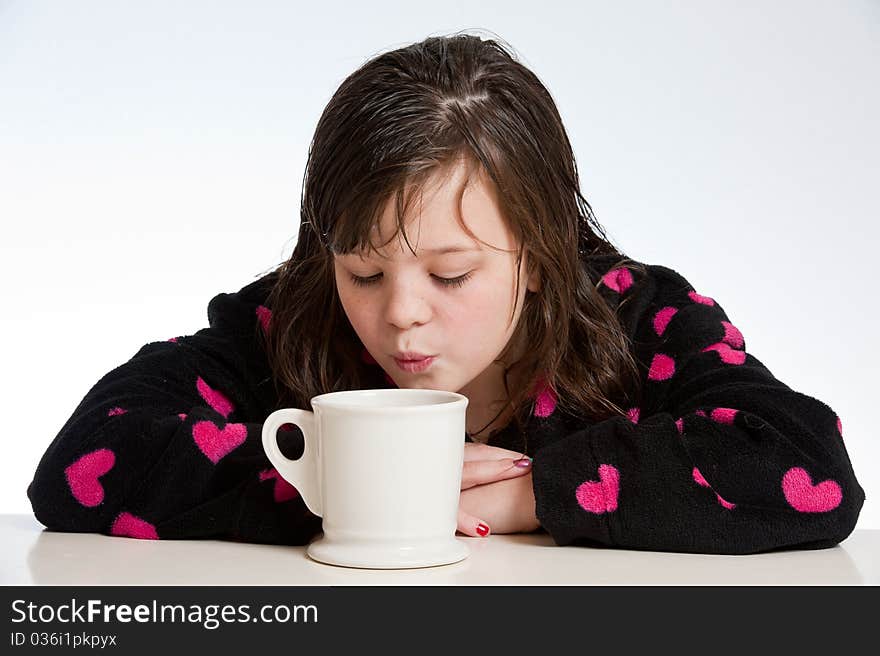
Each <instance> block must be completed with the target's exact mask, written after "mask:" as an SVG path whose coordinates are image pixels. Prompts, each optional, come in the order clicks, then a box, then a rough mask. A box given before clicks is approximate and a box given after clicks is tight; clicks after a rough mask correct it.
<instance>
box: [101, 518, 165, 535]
mask: <svg viewBox="0 0 880 656" xmlns="http://www.w3.org/2000/svg"><path fill="white" fill-rule="evenodd" d="M110 535H117V536H119V537H124V538H137V539H139V540H158V539H159V534H158V533H157V532H156V527H155V526H153V525H152V524H150V522H148V521H145V520H143V519H141V518H140V517H137V516H135V515H132V514H131V513H127V512H121V513H119V516H118V517H117V518H116V519H115V520H114V522H113V526H111V527H110Z"/></svg>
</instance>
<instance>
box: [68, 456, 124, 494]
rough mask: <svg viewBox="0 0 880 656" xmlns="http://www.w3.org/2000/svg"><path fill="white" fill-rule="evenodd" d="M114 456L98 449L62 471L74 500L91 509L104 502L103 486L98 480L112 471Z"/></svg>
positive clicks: (114, 461) (114, 462)
mask: <svg viewBox="0 0 880 656" xmlns="http://www.w3.org/2000/svg"><path fill="white" fill-rule="evenodd" d="M114 464H116V455H115V454H114V453H113V452H112V451H111V450H110V449H98V450H97V451H92V452H91V453H87V454H86V455H84V456H83V457H82V458H79V459H78V460H76V461H75V462H74V463H73V464H71V465H69V466H68V467H67V469H65V470H64V476H65V477H66V478H67V485H68V486H69V487H70V493H71V494H73V497H74V499H76V500H77V501H79V502H80V503H81V504H82V505H84V506H86V507H88V508H93V507H95V506H97V505H100V503H101V502H102V501H103V500H104V486H103V485H101V482H100V481H99V480H98V479H99V478H100V477H101V476H103V475H104V474H106V473H107V472H108V471H110V470H111V469H113V465H114Z"/></svg>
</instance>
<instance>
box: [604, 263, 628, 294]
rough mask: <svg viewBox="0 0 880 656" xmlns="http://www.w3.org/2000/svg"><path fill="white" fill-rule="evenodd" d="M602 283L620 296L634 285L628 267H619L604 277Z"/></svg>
mask: <svg viewBox="0 0 880 656" xmlns="http://www.w3.org/2000/svg"><path fill="white" fill-rule="evenodd" d="M602 282H603V283H605V286H606V287H608V288H609V289H613V290H614V291H616V292H617V293H618V294H622V293H624V292H625V291H626V290H627V289H629V288H630V287H631V286H632V284H633V275H632V272H631V271H630V270H629V269H627V268H626V267H619V268H617V269H614V270H613V271H609V272H608V273H606V274H605V275H604V276H602Z"/></svg>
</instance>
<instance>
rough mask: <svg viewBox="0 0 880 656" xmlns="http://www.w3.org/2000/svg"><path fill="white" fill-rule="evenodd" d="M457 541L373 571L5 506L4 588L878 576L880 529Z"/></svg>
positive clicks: (0, 564) (874, 580)
mask: <svg viewBox="0 0 880 656" xmlns="http://www.w3.org/2000/svg"><path fill="white" fill-rule="evenodd" d="M457 539H459V540H463V541H464V542H465V543H466V544H467V545H468V547H469V549H470V555H469V556H468V557H467V558H465V559H464V560H462V561H460V562H458V563H453V564H451V565H441V566H438V567H427V568H419V569H401V570H368V569H355V568H347V567H336V566H333V565H325V564H323V563H319V562H316V561H313V560H312V559H310V558H309V557H308V556H307V555H306V547H292V546H278V545H261V544H243V543H239V542H228V541H221V540H136V539H132V538H118V537H110V536H104V535H97V534H89V533H58V532H53V531H46V530H44V528H43V526H42V525H41V524H40V523H39V522H37V520H36V519H35V518H34V517H33V516H31V515H0V585H31V584H35V585H303V586H313V585H314V586H334V585H590V584H600V585H725V584H730V585H751V584H759V585H877V584H880V530H856V531H854V532H853V534H852V535H850V537H849V538H847V539H846V540H844V541H843V542H842V543H841V544H839V545H838V546H836V547H833V548H830V549H820V550H813V551H783V552H774V553H764V554H753V555H748V556H721V555H705V554H682V553H667V552H659V551H634V550H626V549H595V548H590V547H581V546H577V547H575V546H567V547H560V546H557V545H555V544H554V543H553V540H552V539H551V538H550V536H548V535H546V534H527V535H492V536H489V537H488V538H466V537H458V538H457Z"/></svg>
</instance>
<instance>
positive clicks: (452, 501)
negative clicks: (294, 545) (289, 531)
mask: <svg viewBox="0 0 880 656" xmlns="http://www.w3.org/2000/svg"><path fill="white" fill-rule="evenodd" d="M467 404H468V399H467V397H466V396H463V395H461V394H457V393H455V392H446V391H441V390H430V389H410V388H406V389H402V388H389V389H364V390H350V391H343V392H330V393H328V394H320V395H318V396H315V397H313V398H312V399H311V405H312V408H313V409H314V411H313V412H310V411H308V410H301V409H298V408H282V409H280V410H276V411H275V412H273V413H272V414H270V415H269V416H268V417H267V418H266V421H265V423H264V424H263V448H264V450H265V451H266V455H267V456H268V457H269V460H270V462H271V463H272V464H273V465H274V466H275V469H277V470H278V473H279V474H281V476H282V477H284V479H285V480H287V481H288V482H289V483H290V484H291V485H293V486H294V487H295V488H296V489H297V491H299V493H300V495H301V496H302V498H303V501H304V502H305V504H306V506H307V507H308V509H309V510H310V511H312V512H313V513H314V514H315V515H318V516H320V517H321V518H322V528H323V531H324V535H323V536H322V537H321V538H319V539H317V540H315V541H313V542H311V543H310V544H309V546H308V549H307V553H308V555H309V557H311V558H313V559H314V560H317V561H320V562H323V563H329V564H332V565H343V566H346V567H366V568H376V569H391V568H409V567H430V566H434V565H445V564H448V563H454V562H458V561H460V560H462V559H464V558H466V557H467V555H468V550H467V547H466V546H465V545H464V543H463V542H462V541H460V540H458V539H457V538H456V537H455V531H456V528H457V526H458V504H459V496H460V494H461V471H462V465H463V461H464V441H465V440H464V436H465V410H466V408H467ZM288 423H290V424H296V425H297V426H298V427H299V429H300V430H301V431H302V434H303V438H304V442H305V449H304V452H303V455H302V457H301V458H299V459H298V460H290V459H289V458H286V457H285V456H284V455H283V454H282V453H281V451H280V450H279V448H278V442H277V439H276V438H277V432H278V428H279V427H280V426H282V425H284V424H288Z"/></svg>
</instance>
